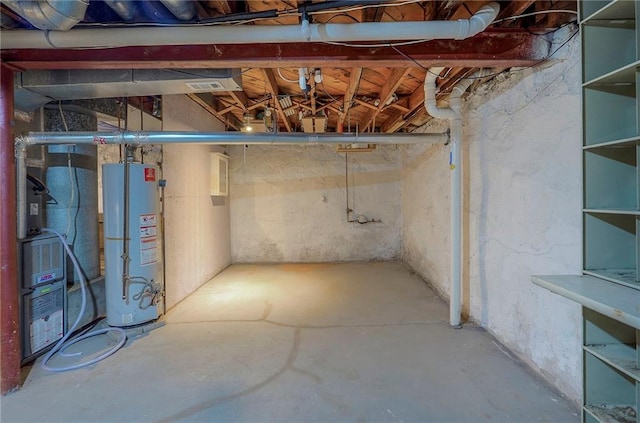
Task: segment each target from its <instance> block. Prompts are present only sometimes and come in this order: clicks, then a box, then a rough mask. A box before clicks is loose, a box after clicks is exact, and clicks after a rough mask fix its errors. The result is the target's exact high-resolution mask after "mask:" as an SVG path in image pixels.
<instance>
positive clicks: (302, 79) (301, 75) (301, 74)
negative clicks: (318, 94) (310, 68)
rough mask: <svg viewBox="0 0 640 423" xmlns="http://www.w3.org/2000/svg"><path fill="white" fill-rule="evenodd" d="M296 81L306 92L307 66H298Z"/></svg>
mask: <svg viewBox="0 0 640 423" xmlns="http://www.w3.org/2000/svg"><path fill="white" fill-rule="evenodd" d="M298 81H299V83H300V89H301V90H302V91H304V92H306V91H307V68H298Z"/></svg>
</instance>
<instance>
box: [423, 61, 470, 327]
mask: <svg viewBox="0 0 640 423" xmlns="http://www.w3.org/2000/svg"><path fill="white" fill-rule="evenodd" d="M442 69H443V68H431V69H429V70H428V72H427V76H426V78H425V80H424V105H425V108H426V109H427V112H428V113H429V114H430V115H431V116H433V117H434V118H437V119H447V120H448V121H449V127H450V129H451V142H450V144H449V146H450V147H449V148H450V150H449V151H450V152H449V165H450V168H451V234H450V238H451V281H450V283H451V288H450V300H449V323H450V324H451V326H453V327H454V328H457V329H459V328H461V327H462V323H461V300H462V298H461V297H462V214H461V208H462V165H461V158H462V157H461V156H462V154H461V144H462V110H461V109H462V94H464V92H465V91H467V88H469V86H470V85H471V84H472V83H473V79H463V80H461V81H460V82H458V83H457V84H456V85H455V86H454V87H453V89H452V91H451V96H450V97H449V107H448V108H439V107H438V106H437V105H436V78H437V77H438V75H439V74H440V72H441V71H442ZM479 75H480V72H476V73H474V74H473V75H472V76H471V78H473V77H476V76H479Z"/></svg>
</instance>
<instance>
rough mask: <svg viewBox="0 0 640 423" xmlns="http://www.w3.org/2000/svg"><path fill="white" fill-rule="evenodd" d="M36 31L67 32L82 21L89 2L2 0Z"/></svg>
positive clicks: (83, 0)
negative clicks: (36, 29)
mask: <svg viewBox="0 0 640 423" xmlns="http://www.w3.org/2000/svg"><path fill="white" fill-rule="evenodd" d="M4 3H5V4H6V5H7V6H8V7H9V8H11V9H12V10H13V11H14V12H16V13H17V14H18V15H20V16H22V17H23V18H24V19H26V20H27V21H28V22H29V23H30V24H31V25H33V26H35V27H36V28H38V29H44V30H54V31H67V30H69V29H71V28H72V27H73V26H74V25H76V24H77V23H78V22H80V21H81V20H82V19H84V14H85V12H86V11H87V7H88V6H89V0H37V1H34V0H4Z"/></svg>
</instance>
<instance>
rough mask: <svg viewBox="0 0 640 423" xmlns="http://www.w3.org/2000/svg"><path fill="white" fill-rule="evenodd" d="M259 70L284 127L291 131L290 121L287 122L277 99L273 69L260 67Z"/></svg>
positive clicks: (276, 86)
mask: <svg viewBox="0 0 640 423" xmlns="http://www.w3.org/2000/svg"><path fill="white" fill-rule="evenodd" d="M260 71H261V72H262V76H263V77H264V81H265V85H266V89H267V91H268V92H269V93H270V94H271V96H272V97H273V98H274V99H275V101H274V103H275V107H276V110H277V111H278V116H279V117H280V119H281V121H282V123H283V124H284V126H285V128H287V131H288V132H292V130H293V129H292V127H291V122H289V118H288V117H287V115H286V114H285V113H284V110H283V108H282V105H281V104H280V102H279V101H278V94H279V91H278V83H277V82H276V77H275V75H274V74H273V71H272V70H271V69H260Z"/></svg>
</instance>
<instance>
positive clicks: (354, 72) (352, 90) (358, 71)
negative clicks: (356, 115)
mask: <svg viewBox="0 0 640 423" xmlns="http://www.w3.org/2000/svg"><path fill="white" fill-rule="evenodd" d="M361 77H362V68H353V69H351V75H349V85H347V91H346V92H345V93H344V102H343V106H342V116H340V119H341V121H342V123H344V121H345V119H346V118H347V115H348V114H349V109H350V108H351V102H352V101H353V96H354V95H356V91H358V85H359V84H360V78H361Z"/></svg>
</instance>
